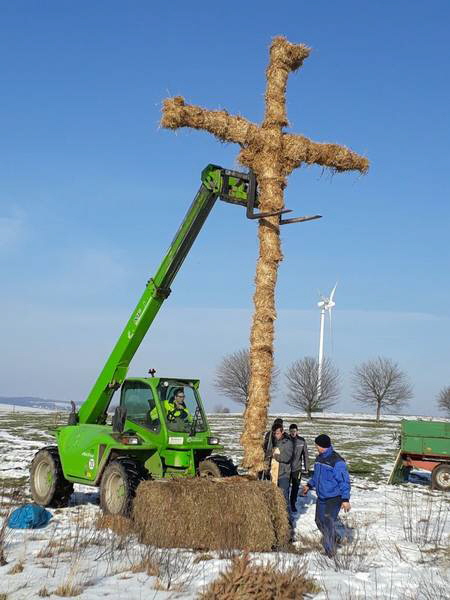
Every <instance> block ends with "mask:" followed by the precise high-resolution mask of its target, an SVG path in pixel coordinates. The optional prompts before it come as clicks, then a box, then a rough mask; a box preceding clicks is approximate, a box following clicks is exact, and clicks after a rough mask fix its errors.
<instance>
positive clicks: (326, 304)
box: [317, 282, 337, 398]
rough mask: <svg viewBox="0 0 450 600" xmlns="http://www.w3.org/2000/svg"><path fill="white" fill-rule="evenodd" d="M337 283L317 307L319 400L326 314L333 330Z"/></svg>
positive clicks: (318, 396) (318, 395)
mask: <svg viewBox="0 0 450 600" xmlns="http://www.w3.org/2000/svg"><path fill="white" fill-rule="evenodd" d="M336 287H337V282H336V285H335V286H334V288H333V289H332V291H331V294H330V296H329V297H328V298H326V297H325V296H322V297H321V299H320V302H318V303H317V306H318V307H319V308H320V334H319V365H318V369H317V398H320V396H321V393H322V366H323V330H324V325H325V313H326V312H327V311H328V316H329V317H330V328H331V309H332V308H333V306H336V302H334V301H333V297H334V292H335V291H336Z"/></svg>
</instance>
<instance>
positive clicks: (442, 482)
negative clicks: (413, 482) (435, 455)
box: [431, 463, 450, 492]
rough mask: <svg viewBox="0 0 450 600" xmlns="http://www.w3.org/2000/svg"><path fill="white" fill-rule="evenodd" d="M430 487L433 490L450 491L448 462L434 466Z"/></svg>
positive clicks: (449, 466)
mask: <svg viewBox="0 0 450 600" xmlns="http://www.w3.org/2000/svg"><path fill="white" fill-rule="evenodd" d="M431 487H432V488H433V489H434V490H442V491H444V492H448V491H450V464H446V463H444V464H442V465H438V466H437V467H434V469H433V471H432V472H431Z"/></svg>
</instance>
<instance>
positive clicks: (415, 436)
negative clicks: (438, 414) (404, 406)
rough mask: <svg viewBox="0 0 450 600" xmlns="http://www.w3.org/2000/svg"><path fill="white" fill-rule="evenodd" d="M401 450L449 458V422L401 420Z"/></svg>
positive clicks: (430, 456) (408, 452) (407, 452)
mask: <svg viewBox="0 0 450 600" xmlns="http://www.w3.org/2000/svg"><path fill="white" fill-rule="evenodd" d="M401 451H402V452H403V453H406V454H415V455H421V456H424V457H425V456H426V457H429V458H433V457H447V458H449V459H450V423H446V422H445V421H419V420H417V421H409V420H403V421H402V433H401Z"/></svg>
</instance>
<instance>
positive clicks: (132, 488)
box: [100, 459, 145, 517]
mask: <svg viewBox="0 0 450 600" xmlns="http://www.w3.org/2000/svg"><path fill="white" fill-rule="evenodd" d="M143 479H145V476H144V474H143V472H142V468H141V466H140V465H139V464H138V463H136V462H135V461H134V460H131V459H117V460H113V461H112V462H110V463H109V465H108V466H107V467H106V469H105V470H104V472H103V475H102V480H101V483H100V506H101V508H102V510H103V512H104V513H105V514H107V515H121V516H122V517H128V516H129V515H130V513H131V509H132V504H133V499H134V496H135V494H136V489H137V486H138V485H139V483H140V482H141V481H142V480H143Z"/></svg>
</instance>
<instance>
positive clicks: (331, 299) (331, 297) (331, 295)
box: [330, 281, 338, 302]
mask: <svg viewBox="0 0 450 600" xmlns="http://www.w3.org/2000/svg"><path fill="white" fill-rule="evenodd" d="M337 284H338V282H337V281H336V284H335V286H334V288H333V290H332V292H331V294H330V302H333V296H334V292H335V291H336V288H337Z"/></svg>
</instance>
